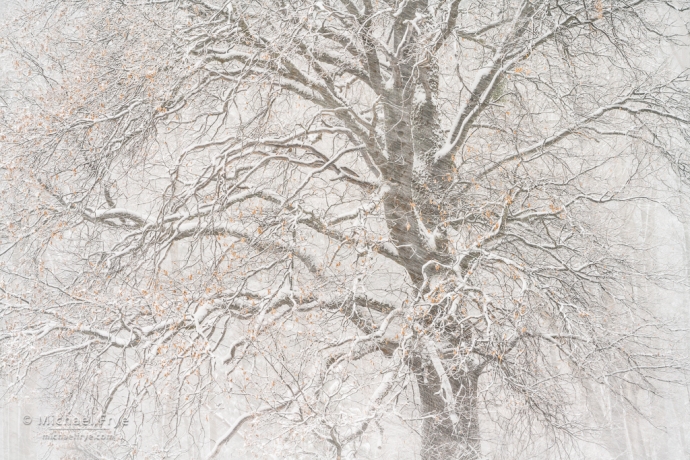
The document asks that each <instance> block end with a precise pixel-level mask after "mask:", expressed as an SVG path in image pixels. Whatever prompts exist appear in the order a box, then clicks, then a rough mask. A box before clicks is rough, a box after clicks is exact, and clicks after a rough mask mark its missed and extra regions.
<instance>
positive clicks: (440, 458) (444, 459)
mask: <svg viewBox="0 0 690 460" xmlns="http://www.w3.org/2000/svg"><path fill="white" fill-rule="evenodd" d="M416 377H417V385H418V387H419V393H420V399H421V403H422V416H423V417H424V421H423V423H422V452H421V453H422V457H421V458H422V460H474V459H477V458H479V455H480V442H479V420H478V418H477V416H478V411H477V377H476V376H475V375H473V374H465V375H462V376H460V377H459V378H452V377H449V381H450V385H451V388H452V390H453V393H454V398H452V399H454V402H455V404H454V407H452V406H449V405H448V404H447V403H446V401H444V398H443V396H442V395H443V391H444V390H443V389H442V386H441V381H440V378H439V377H438V375H437V373H436V372H435V371H434V369H433V367H424V368H423V369H422V370H421V372H417V373H416ZM455 377H458V376H455Z"/></svg>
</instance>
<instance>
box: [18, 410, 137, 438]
mask: <svg viewBox="0 0 690 460" xmlns="http://www.w3.org/2000/svg"><path fill="white" fill-rule="evenodd" d="M22 423H24V425H27V426H29V425H33V426H35V427H38V428H40V429H41V430H42V431H43V432H42V433H41V434H40V436H39V438H40V439H41V440H43V441H120V440H122V439H123V437H122V435H121V434H116V433H115V432H114V430H115V429H116V428H124V427H126V426H127V425H128V424H129V419H127V418H121V419H114V418H112V417H106V416H102V417H82V416H74V415H44V416H39V417H32V416H31V415H24V417H22Z"/></svg>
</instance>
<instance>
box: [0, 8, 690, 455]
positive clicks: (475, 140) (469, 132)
mask: <svg viewBox="0 0 690 460" xmlns="http://www.w3.org/2000/svg"><path fill="white" fill-rule="evenodd" d="M684 8H687V5H686V4H684V3H683V2H677V3H673V2H668V1H653V0H648V1H645V0H638V1H606V0H597V1H590V0H586V1H584V2H583V1H581V0H577V1H575V0H573V1H568V0H565V1H561V0H558V1H539V0H535V1H528V0H519V1H510V0H448V1H440V0H439V1H432V0H427V1H424V0H401V1H387V0H379V1H376V0H325V1H318V2H316V1H268V0H266V1H259V0H256V1H246V2H227V1H225V2H220V1H218V2H213V1H201V0H199V1H195V0H176V1H146V2H124V1H115V0H112V1H103V2H83V1H60V2H54V1H49V0H43V1H39V2H37V3H36V5H35V6H34V7H33V9H31V10H28V11H25V12H24V13H23V15H22V16H20V18H19V19H18V20H17V21H16V22H15V23H14V26H13V28H12V30H11V32H8V33H7V35H6V37H5V42H4V44H5V49H6V50H9V51H10V52H11V53H13V54H14V55H15V56H16V61H15V65H16V69H17V72H18V75H19V77H18V80H17V81H18V85H17V86H15V87H13V88H12V87H9V86H8V89H7V90H6V91H5V94H4V98H3V100H4V101H5V106H3V108H2V110H3V111H2V123H3V125H2V126H3V132H4V133H5V134H4V135H3V141H4V142H5V145H6V147H7V149H8V154H7V155H6V156H5V157H4V159H3V163H4V164H3V166H4V171H5V180H4V182H3V183H2V187H3V193H4V194H5V196H7V198H6V199H5V201H4V203H3V206H4V209H3V216H4V219H3V221H4V223H3V226H2V229H1V231H2V234H3V237H2V246H0V253H1V254H2V257H3V258H4V262H3V265H2V270H3V283H4V285H3V288H2V289H3V292H4V293H5V298H4V299H3V300H2V304H1V305H2V307H1V308H2V318H3V319H2V323H1V324H2V332H1V334H0V343H2V353H3V358H4V363H5V368H4V372H5V373H6V374H7V375H8V376H9V377H10V378H11V380H12V382H13V383H14V385H15V386H21V385H22V383H23V382H24V381H25V378H26V376H27V375H28V372H30V371H31V370H32V369H45V368H50V369H51V370H52V371H54V372H53V374H52V375H53V376H54V377H53V378H54V379H55V381H54V385H53V388H54V389H55V390H57V392H58V393H59V395H60V399H61V401H63V403H64V404H65V405H66V406H67V407H69V408H71V410H83V411H92V412H93V411H95V412H93V413H94V414H96V415H98V416H100V415H101V414H107V413H112V411H113V405H121V406H122V407H124V408H125V409H126V412H125V414H131V416H133V417H136V419H137V420H138V421H139V422H140V423H143V420H144V418H145V417H144V415H143V414H144V412H146V411H145V409H146V410H148V409H150V408H153V409H152V410H153V411H154V414H155V416H160V417H164V418H167V419H170V420H172V421H173V422H172V423H173V426H175V423H182V422H181V420H182V417H183V416H186V415H190V416H191V417H192V423H196V422H195V420H197V421H198V423H202V422H201V421H202V420H203V418H204V417H205V416H206V415H207V414H209V413H216V414H221V412H222V411H221V410H220V409H212V408H211V407H210V406H209V404H210V403H211V402H214V403H215V402H218V401H240V402H239V403H238V404H240V405H243V407H244V408H245V410H246V413H244V415H241V416H240V417H238V418H237V419H236V420H234V421H233V420H229V421H228V430H227V432H226V433H225V434H224V435H222V436H220V437H219V438H218V439H217V440H216V441H217V442H216V444H215V445H214V446H212V447H211V448H210V450H209V451H207V452H206V453H208V455H209V456H210V457H213V456H215V455H216V454H218V453H219V452H220V451H221V450H222V448H223V446H224V445H225V444H226V443H227V442H228V441H229V440H230V439H231V438H232V436H233V435H235V434H236V433H237V432H238V430H239V429H240V427H241V426H242V424H243V423H246V422H248V421H254V422H257V423H258V422H261V423H262V424H263V425H261V426H262V427H263V428H261V431H260V433H263V434H264V436H266V437H268V436H271V437H272V438H279V439H282V440H283V441H284V442H285V446H289V447H286V448H288V449H289V450H292V451H293V455H294V456H295V457H298V458H302V456H303V455H306V452H307V451H312V452H316V454H317V455H331V456H335V457H336V458H342V457H344V456H346V455H353V453H354V452H356V451H357V449H358V448H359V441H360V439H361V436H362V435H363V434H364V433H365V432H366V431H367V430H371V429H372V427H374V426H377V425H378V426H379V428H380V429H383V428H381V427H382V426H383V425H381V424H380V421H381V420H382V419H383V418H384V417H385V416H386V414H389V415H388V416H389V417H399V418H401V419H402V420H404V421H405V422H406V423H407V424H408V426H409V428H410V430H412V431H414V432H417V433H419V435H420V443H421V457H422V458H424V459H451V458H453V459H473V458H478V457H480V456H481V452H482V445H483V446H484V447H483V449H484V450H485V453H487V452H489V453H490V452H494V451H496V450H495V448H494V447H492V446H491V444H490V441H491V437H490V436H488V435H483V434H482V433H492V432H495V431H499V432H501V431H502V432H512V433H513V436H514V439H515V445H517V446H521V448H522V447H524V448H527V447H530V446H532V447H534V448H538V449H546V450H547V451H548V452H549V455H551V456H552V457H551V458H553V455H556V453H563V454H564V455H567V452H568V448H567V442H566V441H567V439H569V438H570V437H572V436H574V435H577V434H578V433H580V431H581V430H583V429H585V428H586V427H587V422H588V421H587V418H586V417H584V418H578V417H576V416H575V414H574V413H573V411H571V410H570V408H571V406H572V404H573V403H574V401H575V400H576V397H577V394H578V391H580V390H578V388H589V386H591V385H600V386H604V387H606V388H607V389H608V390H610V391H618V389H619V388H620V385H619V384H620V383H621V382H624V383H625V384H626V385H636V386H639V387H641V388H644V389H647V390H650V391H654V389H655V387H654V383H655V382H657V381H659V380H661V381H671V380H673V379H675V378H676V375H675V374H674V373H673V371H675V370H678V369H679V368H680V364H679V363H678V361H677V360H676V359H674V356H675V355H676V353H675V350H673V346H672V344H671V343H669V342H667V341H665V340H664V337H665V334H666V329H665V327H664V326H663V323H662V322H661V321H659V320H658V319H656V315H655V314H654V309H653V308H652V309H650V308H647V307H650V306H651V307H653V306H654V305H653V303H648V302H646V301H647V300H649V299H645V298H644V297H643V296H641V295H640V294H639V293H637V292H636V291H635V290H634V289H633V287H634V286H635V285H636V283H640V282H643V280H645V279H647V280H649V279H650V274H649V273H644V272H643V271H642V270H641V269H640V268H639V264H637V263H636V260H637V259H636V256H635V253H636V252H637V251H640V250H644V249H646V248H636V247H634V245H633V244H631V243H630V242H629V241H626V237H627V236H628V233H626V232H627V231H628V230H626V227H625V226H626V222H625V219H626V216H627V215H626V213H625V212H624V211H625V210H626V209H628V210H629V209H633V208H634V206H636V203H637V202H639V201H644V200H649V199H652V198H655V197H658V196H659V193H661V194H662V195H663V196H668V195H667V194H666V195H664V194H665V193H666V191H667V190H668V188H667V187H665V186H664V185H663V182H661V181H658V180H650V179H654V177H655V175H657V174H662V173H660V172H659V171H662V170H663V169H664V168H669V167H671V168H673V169H674V170H675V172H676V173H678V174H680V175H681V176H682V177H683V178H684V177H685V175H686V174H687V167H688V166H687V164H686V163H685V160H684V158H683V153H684V152H685V151H686V149H687V140H688V139H690V137H688V135H689V134H690V132H689V131H688V124H689V123H690V105H689V104H688V96H689V94H688V82H687V78H688V75H687V73H686V72H684V73H681V74H679V75H678V74H671V72H670V71H668V70H666V69H665V67H664V61H663V56H661V55H660V54H659V53H658V50H659V47H660V46H662V45H664V44H666V43H674V42H678V43H680V40H682V37H683V35H681V34H680V33H679V31H680V32H683V33H686V31H685V30H684V29H683V28H682V27H681V28H679V26H682V23H680V24H676V23H673V21H672V19H673V18H678V17H679V15H680V14H682V10H683V9H684ZM651 189H657V191H653V190H651ZM654 193H656V195H655V194H654ZM17 197H22V198H17ZM652 300H653V299H652ZM583 385H584V386H583ZM219 404H220V403H219ZM146 413H147V414H148V412H146ZM219 416H220V415H219ZM123 417H124V416H123ZM480 420H481V421H482V423H481V425H480ZM257 427H259V425H257ZM257 429H258V428H257ZM511 430H512V431H511ZM173 433H174V431H173ZM538 438H541V439H546V440H545V441H538ZM135 442H136V440H135ZM200 449H201V450H204V449H206V448H205V447H200ZM276 449H277V447H276ZM300 449H303V451H301V450H300ZM523 452H529V451H523ZM286 455H287V454H286Z"/></svg>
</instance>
